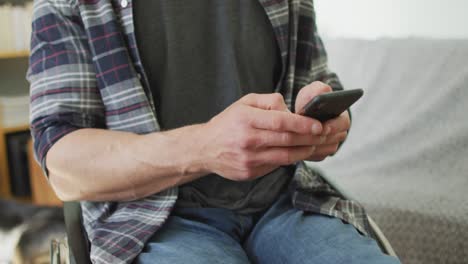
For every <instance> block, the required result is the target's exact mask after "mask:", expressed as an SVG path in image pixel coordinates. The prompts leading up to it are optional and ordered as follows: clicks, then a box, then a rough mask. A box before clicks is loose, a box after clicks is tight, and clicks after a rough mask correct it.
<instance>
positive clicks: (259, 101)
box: [240, 93, 290, 112]
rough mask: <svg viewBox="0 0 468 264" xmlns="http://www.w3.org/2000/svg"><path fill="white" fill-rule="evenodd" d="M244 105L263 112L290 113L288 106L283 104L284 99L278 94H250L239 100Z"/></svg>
mask: <svg viewBox="0 0 468 264" xmlns="http://www.w3.org/2000/svg"><path fill="white" fill-rule="evenodd" d="M240 101H241V102H243V103H244V104H246V105H250V106H253V107H256V108H261V109H264V110H278V111H286V112H290V111H289V109H288V106H287V105H286V103H285V102H284V98H283V96H282V95H281V94H280V93H271V94H256V93H251V94H248V95H246V96H244V97H242V98H241V100H240Z"/></svg>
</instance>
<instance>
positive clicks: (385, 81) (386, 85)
mask: <svg viewBox="0 0 468 264" xmlns="http://www.w3.org/2000/svg"><path fill="white" fill-rule="evenodd" d="M324 43H325V47H326V48H327V51H328V55H329V65H330V68H331V69H332V70H333V71H335V72H336V73H337V74H338V76H339V77H340V79H341V81H342V82H343V84H344V86H345V87H346V88H347V89H352V88H363V89H364V92H365V94H364V96H363V98H361V100H360V101H358V102H357V103H356V104H355V105H354V106H353V107H352V108H351V109H352V113H353V120H352V126H351V130H350V133H349V136H348V139H347V141H346V142H345V143H344V144H343V146H342V148H341V149H340V150H339V152H338V153H337V154H336V155H335V156H334V157H330V158H328V159H326V160H325V161H323V162H319V163H310V165H311V166H313V167H315V168H316V169H317V170H320V171H322V173H323V174H324V177H326V178H327V179H329V180H330V181H332V182H334V183H335V184H338V185H339V186H340V188H341V189H342V190H344V191H346V192H347V193H348V194H349V195H351V196H352V197H353V198H355V199H357V200H358V201H359V202H361V203H362V204H363V205H364V206H365V207H366V209H367V211H368V212H369V214H370V215H371V217H373V218H374V220H375V221H376V222H377V224H378V225H379V227H380V228H381V229H382V231H383V232H384V233H385V235H386V237H387V238H388V239H389V241H390V243H391V244H392V246H393V248H394V249H395V251H396V253H397V254H398V256H399V257H400V259H401V261H402V263H405V264H420V263H421V264H422V263H424V264H431V263H434V264H442V263H447V264H448V263H450V264H452V263H453V264H455V263H457V264H461V263H468V40H440V39H421V38H408V39H378V40H363V39H340V38H329V39H325V40H324Z"/></svg>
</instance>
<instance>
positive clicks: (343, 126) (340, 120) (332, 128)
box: [323, 111, 351, 134]
mask: <svg viewBox="0 0 468 264" xmlns="http://www.w3.org/2000/svg"><path fill="white" fill-rule="evenodd" d="M323 125H324V133H325V134H326V133H327V131H328V134H335V133H339V132H343V131H348V130H349V127H350V126H351V120H350V118H349V113H348V111H344V112H343V113H341V115H339V116H338V117H336V118H333V119H331V120H328V121H326V122H325V123H324V124H323Z"/></svg>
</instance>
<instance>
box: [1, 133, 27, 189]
mask: <svg viewBox="0 0 468 264" xmlns="http://www.w3.org/2000/svg"><path fill="white" fill-rule="evenodd" d="M30 138H31V135H30V134H29V131H22V132H15V133H11V134H8V135H6V143H7V144H6V145H7V154H8V167H9V171H10V190H11V194H12V195H13V196H17V197H29V196H31V183H30V179H29V164H28V141H29V139H30Z"/></svg>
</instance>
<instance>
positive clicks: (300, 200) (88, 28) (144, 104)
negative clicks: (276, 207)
mask: <svg viewBox="0 0 468 264" xmlns="http://www.w3.org/2000/svg"><path fill="white" fill-rule="evenodd" d="M259 1H260V2H261V4H262V5H263V7H264V9H265V11H266V13H267V14H268V17H269V18H270V21H271V24H272V27H273V29H274V32H275V35H276V39H277V42H278V45H279V48H280V52H281V58H282V66H283V67H282V72H281V79H280V80H281V81H280V82H279V83H278V85H277V87H276V91H278V92H280V93H282V94H283V96H284V98H285V100H286V103H287V104H288V106H289V107H290V108H292V106H293V105H294V99H295V97H296V95H297V93H298V91H299V89H300V88H301V87H303V86H304V85H306V84H308V83H310V82H312V81H315V80H320V81H323V82H326V83H328V84H330V85H331V86H332V87H333V89H335V90H339V89H342V87H341V85H340V82H339V80H338V78H337V77H336V75H335V74H334V73H332V72H330V71H329V70H328V68H327V63H326V62H327V59H326V54H325V51H324V48H323V45H322V42H321V40H320V38H319V36H318V35H317V30H316V26H315V14H314V9H313V2H312V0H259ZM32 27H33V33H32V40H31V55H30V67H29V70H28V74H27V77H28V80H29V81H30V83H31V113H30V115H31V131H32V136H33V139H34V149H35V155H36V158H37V160H38V161H39V162H40V163H41V165H42V167H43V169H44V171H45V173H46V174H47V169H46V164H45V156H46V154H47V151H48V150H49V149H50V147H51V146H52V145H53V144H54V143H55V142H57V141H58V140H59V139H60V138H61V137H63V136H64V135H66V134H68V133H70V132H72V131H74V130H77V129H81V128H104V129H111V130H120V131H128V132H132V133H138V134H145V133H150V132H155V131H159V126H158V121H157V119H156V113H155V108H154V103H153V101H152V95H151V94H150V90H149V89H148V85H147V84H148V82H147V79H146V76H145V72H144V70H143V67H142V64H141V60H140V58H139V54H138V50H137V47H136V41H135V35H134V28H133V17H132V1H131V0H125V1H122V4H121V2H120V1H116V0H36V1H35V4H34V18H33V24H32ZM96 177H99V175H96ZM294 179H295V180H294V182H295V184H294V185H295V186H296V187H297V191H295V193H294V195H293V200H294V201H293V202H294V204H295V205H296V206H297V207H298V208H300V209H304V210H307V211H313V212H316V213H322V214H327V215H331V216H336V217H340V218H342V219H343V220H345V221H347V222H349V223H352V224H353V225H354V226H356V227H357V228H358V229H359V230H360V231H361V232H362V233H363V234H369V229H368V228H367V222H366V221H367V218H366V217H365V212H364V209H363V208H362V207H361V206H360V205H359V204H357V203H356V202H354V201H348V200H344V199H342V197H341V196H340V195H339V193H337V192H336V191H334V190H333V189H332V188H331V187H330V186H329V185H328V184H327V183H325V182H324V181H322V180H321V179H320V177H319V176H318V175H317V174H314V172H313V171H312V170H311V169H310V168H308V167H307V166H306V165H305V163H303V162H302V163H299V164H298V165H297V170H296V173H295V176H294ZM176 199H177V188H171V189H168V190H166V191H164V192H160V193H157V194H154V195H152V196H149V197H146V198H144V199H141V200H136V201H131V202H118V203H116V202H112V203H111V202H106V203H101V202H99V203H98V202H82V203H81V206H82V209H83V222H84V227H85V229H86V232H87V233H88V237H89V239H90V243H91V260H92V262H93V263H131V262H132V261H133V259H134V258H135V257H136V256H137V255H138V254H139V253H140V251H141V250H142V248H143V247H144V244H145V242H146V241H147V239H148V238H149V237H150V236H151V235H153V234H154V232H156V231H157V230H158V229H159V227H160V226H161V225H162V224H163V223H164V222H165V220H166V219H167V217H168V216H169V214H170V211H171V209H172V207H173V205H174V203H175V201H176Z"/></svg>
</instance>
